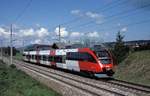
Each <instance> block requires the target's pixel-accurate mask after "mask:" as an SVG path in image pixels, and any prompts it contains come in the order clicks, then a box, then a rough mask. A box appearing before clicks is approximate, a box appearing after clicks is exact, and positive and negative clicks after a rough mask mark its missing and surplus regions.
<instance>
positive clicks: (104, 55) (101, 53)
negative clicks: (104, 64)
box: [96, 51, 109, 57]
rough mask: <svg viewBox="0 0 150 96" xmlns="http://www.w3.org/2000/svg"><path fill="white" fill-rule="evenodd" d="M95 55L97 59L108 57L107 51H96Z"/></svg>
mask: <svg viewBox="0 0 150 96" xmlns="http://www.w3.org/2000/svg"><path fill="white" fill-rule="evenodd" d="M96 53H97V56H98V57H109V54H108V52H107V51H98V52H96Z"/></svg>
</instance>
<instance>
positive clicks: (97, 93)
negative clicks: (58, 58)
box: [20, 64, 125, 96]
mask: <svg viewBox="0 0 150 96" xmlns="http://www.w3.org/2000/svg"><path fill="white" fill-rule="evenodd" d="M20 65H21V66H23V67H25V68H27V69H29V70H32V71H35V72H37V73H40V74H43V75H45V76H48V77H51V78H54V79H56V80H58V81H61V82H63V83H65V84H68V85H70V86H73V87H76V88H78V89H80V90H82V91H84V92H87V93H89V94H91V95H93V96H125V95H124V94H121V93H119V92H115V91H112V90H110V89H105V88H102V87H98V86H94V85H92V84H89V83H87V82H83V81H81V80H77V79H73V78H69V77H66V76H64V75H63V74H61V75H60V74H57V73H54V72H50V71H47V70H44V69H43V68H41V67H39V66H34V65H25V64H20Z"/></svg>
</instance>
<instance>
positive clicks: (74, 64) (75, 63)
mask: <svg viewBox="0 0 150 96" xmlns="http://www.w3.org/2000/svg"><path fill="white" fill-rule="evenodd" d="M66 65H67V69H69V70H74V71H80V67H79V62H78V61H73V60H66Z"/></svg>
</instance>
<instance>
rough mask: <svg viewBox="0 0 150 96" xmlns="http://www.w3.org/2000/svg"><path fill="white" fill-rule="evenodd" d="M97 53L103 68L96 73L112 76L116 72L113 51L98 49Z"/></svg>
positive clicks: (97, 74)
mask: <svg viewBox="0 0 150 96" xmlns="http://www.w3.org/2000/svg"><path fill="white" fill-rule="evenodd" d="M95 54H96V56H97V58H98V63H99V66H100V68H101V72H99V73H96V74H95V76H96V77H101V78H102V77H104V78H105V77H106V78H107V77H108V78H109V77H112V76H113V74H114V70H113V69H114V62H113V57H112V55H111V53H110V52H109V51H108V50H106V49H100V50H96V51H95Z"/></svg>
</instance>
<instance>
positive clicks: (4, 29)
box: [0, 27, 10, 38]
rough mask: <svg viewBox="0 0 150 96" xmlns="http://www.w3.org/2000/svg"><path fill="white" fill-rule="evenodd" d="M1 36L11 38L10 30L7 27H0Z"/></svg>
mask: <svg viewBox="0 0 150 96" xmlns="http://www.w3.org/2000/svg"><path fill="white" fill-rule="evenodd" d="M0 36H1V37H4V38H9V36H10V32H9V30H7V29H6V28H3V27H0Z"/></svg>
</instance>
